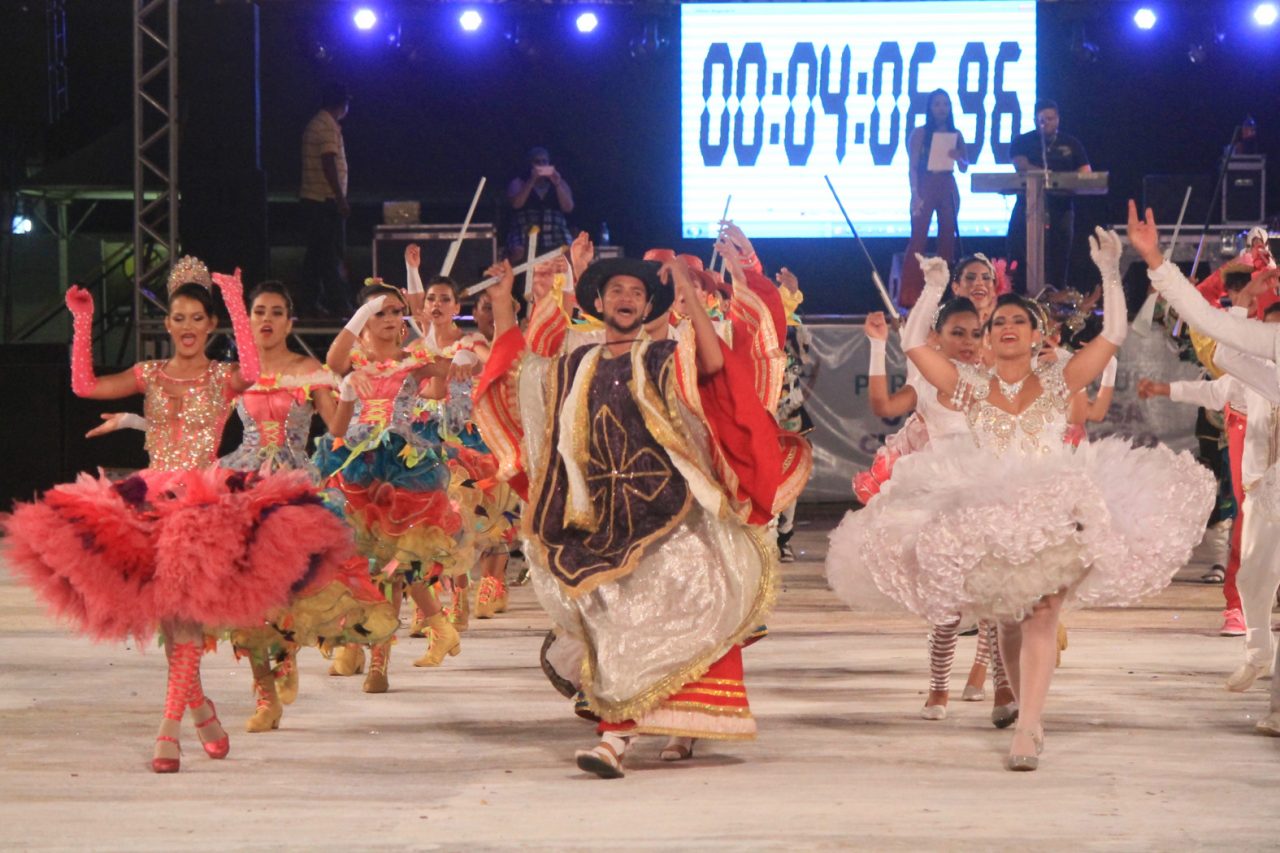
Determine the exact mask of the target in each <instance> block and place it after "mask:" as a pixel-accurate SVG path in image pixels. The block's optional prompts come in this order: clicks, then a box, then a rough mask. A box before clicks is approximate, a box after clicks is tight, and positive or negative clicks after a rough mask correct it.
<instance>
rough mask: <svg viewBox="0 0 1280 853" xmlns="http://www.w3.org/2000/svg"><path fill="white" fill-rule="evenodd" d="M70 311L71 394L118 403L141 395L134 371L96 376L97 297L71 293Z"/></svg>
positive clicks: (80, 291) (80, 290)
mask: <svg viewBox="0 0 1280 853" xmlns="http://www.w3.org/2000/svg"><path fill="white" fill-rule="evenodd" d="M66 300H67V309H68V310H69V311H70V312H71V329H72V333H71V392H72V393H73V394H75V395H76V396H77V397H84V398H85V399H88V400H118V399H120V398H121V397H132V396H133V395H134V394H137V393H138V379H137V376H135V375H134V372H133V371H132V370H122V371H121V372H119V373H113V374H111V375H110V376H97V375H95V374H94V372H93V296H92V295H91V294H90V293H89V291H87V290H85V289H84V288H83V287H80V286H79V285H74V284H73V285H72V286H71V287H69V288H68V289H67V297H66Z"/></svg>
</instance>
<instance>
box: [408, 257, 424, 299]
mask: <svg viewBox="0 0 1280 853" xmlns="http://www.w3.org/2000/svg"><path fill="white" fill-rule="evenodd" d="M404 279H405V281H406V282H407V286H406V288H405V289H406V290H408V292H409V293H422V292H424V291H423V288H422V276H421V275H419V274H418V268H417V267H415V266H412V265H410V264H409V262H408V261H405V264H404Z"/></svg>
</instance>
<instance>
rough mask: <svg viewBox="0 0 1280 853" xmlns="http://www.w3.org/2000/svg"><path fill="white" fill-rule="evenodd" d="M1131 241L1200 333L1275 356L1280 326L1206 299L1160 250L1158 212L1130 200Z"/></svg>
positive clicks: (1157, 286) (1162, 292)
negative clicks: (1215, 305)
mask: <svg viewBox="0 0 1280 853" xmlns="http://www.w3.org/2000/svg"><path fill="white" fill-rule="evenodd" d="M1129 243H1130V244H1131V245H1132V246H1133V248H1134V249H1136V250H1137V252H1138V254H1139V255H1140V256H1141V257H1142V259H1143V260H1144V261H1146V262H1147V267H1148V270H1149V272H1148V275H1150V277H1151V284H1152V285H1154V286H1155V289H1156V290H1157V291H1159V293H1160V295H1161V296H1163V297H1164V299H1165V301H1166V302H1168V303H1169V305H1170V306H1171V307H1172V308H1173V309H1174V310H1175V311H1177V312H1178V314H1180V315H1181V316H1182V319H1184V320H1186V321H1187V322H1188V323H1189V324H1191V326H1193V327H1194V328H1195V329H1196V330H1197V331H1199V332H1200V333H1201V334H1204V335H1208V336H1209V337H1211V338H1213V339H1214V340H1215V341H1218V342H1220V343H1229V344H1230V345H1231V346H1233V347H1235V348H1237V349H1239V350H1240V351H1242V352H1246V353H1248V354H1250V355H1255V356H1257V357H1259V358H1264V359H1268V360H1274V359H1275V356H1276V334H1277V329H1280V327H1277V326H1273V325H1268V324H1266V323H1262V322H1260V321H1257V320H1250V319H1246V318H1242V317H1235V316H1232V315H1230V314H1228V313H1226V312H1225V311H1219V310H1217V309H1216V308H1213V307H1211V306H1210V305H1209V303H1207V302H1205V300H1204V297H1202V296H1201V295H1200V294H1199V292H1197V291H1196V289H1195V287H1193V286H1192V284H1191V282H1189V281H1187V279H1186V277H1185V276H1184V275H1183V274H1182V271H1181V270H1179V269H1178V267H1177V266H1176V265H1175V264H1173V263H1172V262H1170V261H1166V260H1165V259H1164V255H1163V254H1162V253H1161V252H1160V237H1159V234H1158V232H1157V231H1156V222H1155V215H1154V214H1153V213H1152V212H1151V209H1150V208H1148V209H1147V215H1146V218H1145V219H1140V218H1139V217H1138V206H1137V205H1136V204H1134V202H1133V201H1132V200H1131V201H1130V202H1129Z"/></svg>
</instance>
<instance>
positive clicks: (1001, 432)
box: [956, 359, 1071, 454]
mask: <svg viewBox="0 0 1280 853" xmlns="http://www.w3.org/2000/svg"><path fill="white" fill-rule="evenodd" d="M1063 363H1064V362H1063V360H1062V359H1058V360H1056V361H1054V362H1053V363H1051V364H1044V365H1041V366H1039V367H1037V368H1036V369H1035V371H1034V375H1035V376H1036V378H1037V379H1038V380H1039V381H1040V394H1039V396H1037V397H1036V399H1035V400H1034V401H1033V402H1032V403H1031V405H1030V406H1028V407H1027V408H1026V409H1024V410H1023V411H1022V412H1019V413H1018V414H1016V415H1015V414H1011V413H1009V412H1006V411H1005V410H1004V409H1001V408H999V407H998V406H996V405H994V404H992V402H991V400H990V397H991V382H992V377H993V374H992V373H991V371H989V370H985V369H978V368H973V367H969V366H968V365H964V366H962V367H961V368H960V384H959V386H958V387H957V393H956V397H957V400H958V401H959V402H960V403H961V405H962V406H963V411H964V413H965V417H966V418H967V419H968V421H969V430H970V432H971V433H972V434H973V438H974V441H976V442H977V444H978V446H979V447H982V448H986V449H988V450H994V451H995V452H997V453H1005V452H1006V451H1013V452H1015V453H1023V454H1032V453H1048V452H1049V451H1050V450H1052V449H1054V448H1056V447H1061V446H1062V441H1063V435H1064V434H1065V433H1066V431H1067V412H1068V409H1069V408H1070V402H1071V397H1070V394H1069V393H1068V392H1067V383H1066V380H1065V379H1063V376H1062V368H1063Z"/></svg>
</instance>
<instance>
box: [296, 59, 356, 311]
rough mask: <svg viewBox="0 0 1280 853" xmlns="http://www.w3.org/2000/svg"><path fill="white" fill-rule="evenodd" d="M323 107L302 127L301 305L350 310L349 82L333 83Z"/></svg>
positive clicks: (305, 308) (326, 91)
mask: <svg viewBox="0 0 1280 853" xmlns="http://www.w3.org/2000/svg"><path fill="white" fill-rule="evenodd" d="M321 94H322V98H321V106H320V111H319V112H317V113H316V114H315V116H314V117H313V118H312V119H311V121H309V122H308V123H307V127H306V130H304V131H303V132H302V188H301V190H300V191H299V193H298V195H299V197H300V198H301V208H302V216H303V223H304V227H305V229H306V232H305V233H306V247H307V254H306V257H305V259H304V260H303V263H302V281H301V282H300V283H299V286H298V288H297V296H298V306H299V309H300V310H301V311H307V312H308V313H311V314H316V313H320V314H323V313H326V312H327V313H332V314H337V315H341V316H344V317H345V316H347V315H348V314H350V313H351V311H352V307H351V301H350V297H349V296H348V294H347V290H348V287H347V282H346V278H345V276H344V274H343V271H344V270H343V252H344V250H345V244H346V218H347V216H348V215H349V214H350V213H351V206H350V205H349V204H348V203H347V154H346V149H345V148H344V147H343V144H342V125H341V124H339V122H341V121H342V119H343V118H345V117H346V115H347V110H348V108H349V107H350V105H351V96H350V95H349V94H348V92H347V87H346V86H344V85H342V84H340V83H332V84H329V85H328V86H326V87H325V89H324V91H323V92H322V93H321Z"/></svg>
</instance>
